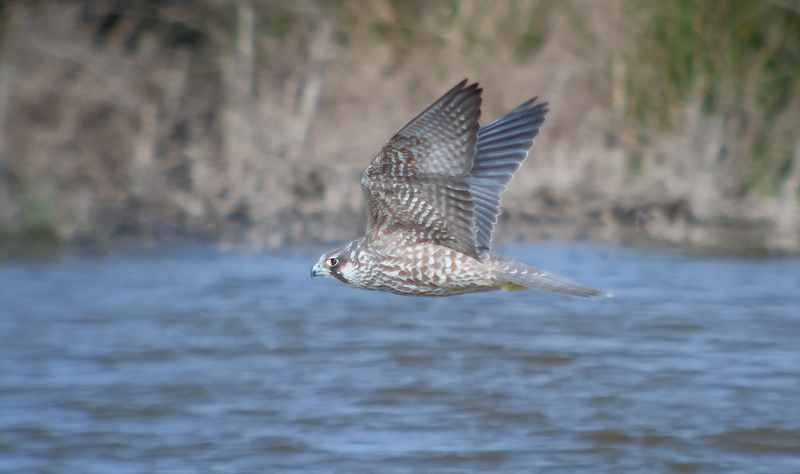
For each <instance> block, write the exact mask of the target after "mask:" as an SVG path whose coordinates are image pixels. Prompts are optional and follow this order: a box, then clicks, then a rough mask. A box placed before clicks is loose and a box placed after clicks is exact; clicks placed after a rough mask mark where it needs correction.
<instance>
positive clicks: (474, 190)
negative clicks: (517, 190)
mask: <svg viewBox="0 0 800 474" xmlns="http://www.w3.org/2000/svg"><path fill="white" fill-rule="evenodd" d="M534 102H536V97H534V98H533V99H531V100H529V101H527V102H525V103H524V104H522V105H520V106H519V107H517V108H516V109H514V110H512V111H511V112H509V113H508V114H506V115H505V116H503V117H501V118H499V119H497V120H495V121H494V122H492V123H490V124H488V125H486V126H484V127H481V129H480V130H479V131H478V141H477V145H476V152H475V159H474V161H473V164H472V169H471V170H470V178H469V180H468V182H469V184H470V192H471V194H472V200H473V203H474V204H475V220H476V227H477V235H476V237H477V245H478V249H480V250H488V249H489V248H491V243H492V233H493V232H494V225H495V224H496V223H497V216H498V215H499V214H500V194H502V192H503V191H505V190H506V185H507V184H508V182H509V181H511V178H512V177H513V176H514V173H515V172H516V171H517V170H518V169H519V166H520V163H522V160H524V159H525V157H527V156H528V149H529V148H530V147H531V146H532V145H533V138H534V137H535V136H536V135H537V134H538V133H539V127H541V125H542V123H543V122H544V117H545V115H546V114H547V112H548V108H547V102H545V103H541V104H538V105H533V104H534Z"/></svg>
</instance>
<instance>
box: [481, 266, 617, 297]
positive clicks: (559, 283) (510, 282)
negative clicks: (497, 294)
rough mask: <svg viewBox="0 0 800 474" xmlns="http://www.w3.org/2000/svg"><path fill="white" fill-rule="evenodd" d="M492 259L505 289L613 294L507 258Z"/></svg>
mask: <svg viewBox="0 0 800 474" xmlns="http://www.w3.org/2000/svg"><path fill="white" fill-rule="evenodd" d="M493 259H494V260H496V261H497V263H498V264H499V265H498V269H497V270H496V271H495V278H497V280H498V281H499V282H500V285H501V286H500V287H501V288H503V289H504V290H506V291H516V290H526V289H531V290H542V291H549V292H550V293H558V294H561V295H576V296H584V297H598V296H604V297H610V296H613V295H611V294H610V293H604V292H602V291H598V290H595V289H594V288H589V287H588V286H583V285H581V284H578V283H575V282H574V281H570V280H567V279H566V278H562V277H560V276H558V275H553V274H552V273H547V272H545V271H543V270H539V269H537V268H533V267H529V266H528V265H525V264H524V263H520V262H517V261H515V260H511V259H509V258H505V257H498V256H493Z"/></svg>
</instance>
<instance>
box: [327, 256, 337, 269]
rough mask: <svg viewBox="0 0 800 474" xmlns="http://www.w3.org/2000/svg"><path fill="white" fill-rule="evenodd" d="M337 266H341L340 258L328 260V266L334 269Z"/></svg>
mask: <svg viewBox="0 0 800 474" xmlns="http://www.w3.org/2000/svg"><path fill="white" fill-rule="evenodd" d="M336 265H339V259H338V258H336V257H333V258H329V259H328V266H329V267H331V268H333V267H335V266H336Z"/></svg>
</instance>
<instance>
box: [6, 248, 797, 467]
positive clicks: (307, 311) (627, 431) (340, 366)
mask: <svg viewBox="0 0 800 474" xmlns="http://www.w3.org/2000/svg"><path fill="white" fill-rule="evenodd" d="M321 251H322V249H320V250H319V252H317V251H310V252H307V253H300V252H297V253H285V252H282V253H274V254H247V253H238V252H227V253H225V252H217V251H214V250H209V249H196V248H195V249H179V250H176V249H162V250H156V251H153V252H152V253H150V254H147V255H118V256H107V257H63V258H61V259H57V260H55V261H50V262H19V261H7V262H2V263H0V472H7V473H12V472H13V473H23V472H43V473H44V472H48V473H98V474H100V473H102V474H113V473H199V472H203V473H246V472H381V473H416V472H547V473H573V472H608V473H625V472H631V473H642V472H648V473H658V472H676V473H681V472H698V473H740V472H741V473H745V472H747V473H750V472H768V473H797V472H800V262H799V261H798V260H759V259H732V258H699V257H688V256H678V255H666V254H663V253H657V252H647V251H636V250H626V249H617V248H604V247H592V246H571V245H553V246H540V247H531V248H512V249H505V250H504V251H503V253H505V254H506V255H509V256H512V257H515V258H518V259H520V260H522V261H524V262H527V263H530V264H533V265H535V266H538V267H540V268H543V269H548V270H552V271H554V272H556V273H560V274H562V275H564V276H567V277H570V278H573V279H576V280H577V281H579V282H581V283H585V284H587V285H590V286H594V287H597V288H600V289H603V290H607V291H611V292H613V293H615V295H616V296H615V297H614V298H612V299H594V300H586V299H581V298H573V297H565V296H556V295H550V294H545V293H540V292H533V291H519V292H512V293H507V292H494V293H483V294H477V295H465V296H459V297H451V298H443V299H426V298H411V297H402V296H396V295H390V294H384V293H374V292H367V291H359V290H352V289H349V288H346V287H344V286H343V285H341V284H339V283H337V282H333V281H330V280H323V279H315V280H313V281H312V280H310V279H309V277H308V274H309V268H310V267H311V265H312V264H313V263H314V261H316V258H317V256H318V255H317V254H318V253H321Z"/></svg>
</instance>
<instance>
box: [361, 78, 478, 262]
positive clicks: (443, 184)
mask: <svg viewBox="0 0 800 474" xmlns="http://www.w3.org/2000/svg"><path fill="white" fill-rule="evenodd" d="M466 84H467V81H466V80H464V81H462V82H461V83H459V84H458V85H457V86H455V87H454V88H453V89H451V90H450V91H449V92H447V93H446V94H445V95H444V96H442V98H440V99H439V100H438V101H436V102H435V103H434V104H433V105H431V106H430V107H428V108H427V109H426V110H425V111H424V112H422V113H421V114H420V115H418V116H417V117H416V118H415V119H414V120H412V121H411V122H409V123H408V124H407V125H406V126H405V127H403V128H402V129H401V130H400V131H399V132H397V134H395V136H394V137H392V139H391V140H389V142H388V143H386V145H384V146H383V148H382V149H381V151H380V153H378V156H376V157H375V159H373V160H372V163H371V164H370V165H369V167H367V169H366V171H364V175H363V177H362V179H361V186H362V187H363V189H364V195H365V198H366V201H367V214H368V222H367V238H368V239H369V238H375V237H376V236H378V235H379V234H381V233H386V232H392V231H394V230H398V229H404V230H408V231H411V233H412V234H413V235H414V236H415V237H416V238H417V239H418V240H420V241H434V242H437V243H441V244H443V245H447V246H449V247H451V248H453V249H456V250H459V251H461V252H463V253H465V254H467V255H471V256H473V257H476V258H477V257H478V246H477V240H476V235H475V229H476V224H475V205H474V204H473V202H472V194H471V193H470V184H469V179H470V175H469V172H470V170H471V169H472V167H473V166H472V165H473V159H474V157H475V146H476V143H477V135H478V129H479V123H478V120H479V118H480V106H481V92H482V90H481V89H480V88H479V87H478V84H477V83H475V84H472V85H470V86H467V85H466Z"/></svg>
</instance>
